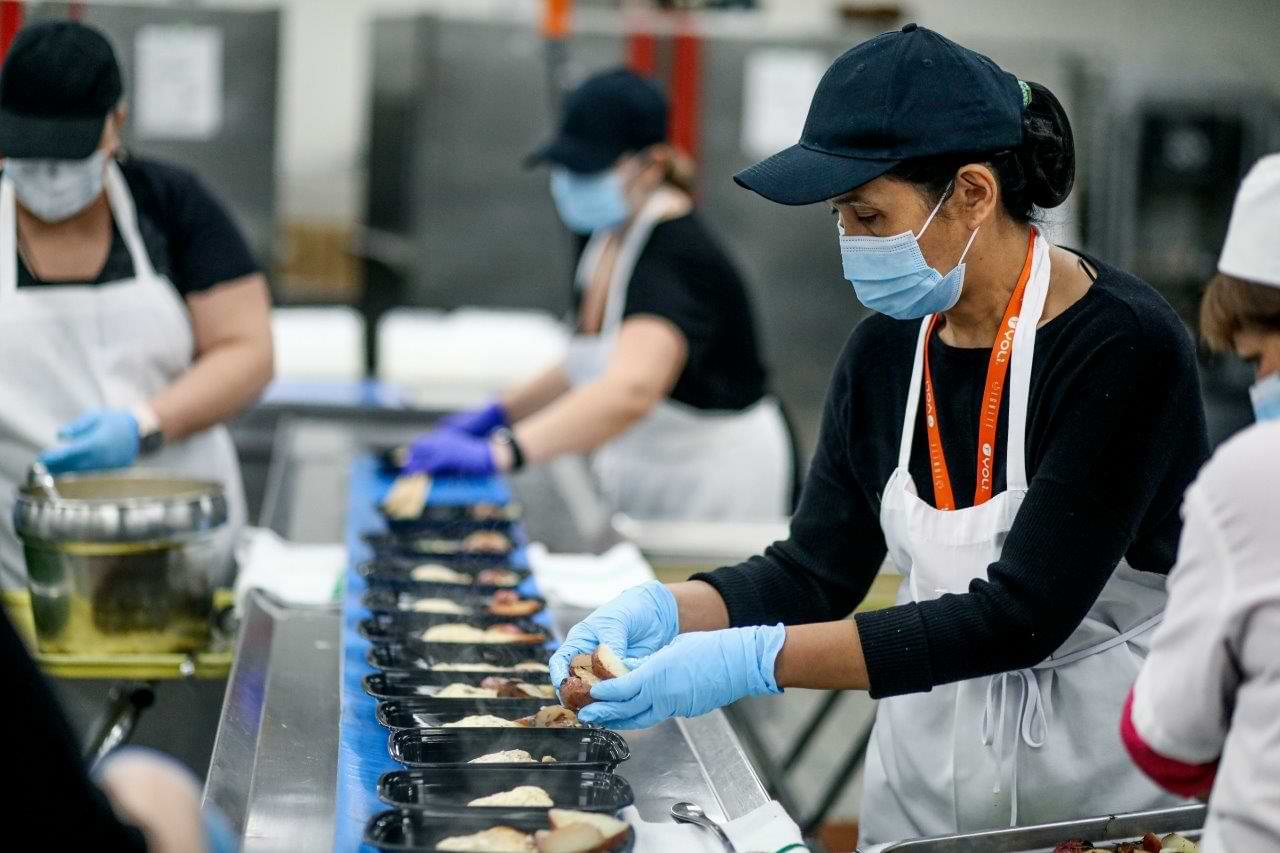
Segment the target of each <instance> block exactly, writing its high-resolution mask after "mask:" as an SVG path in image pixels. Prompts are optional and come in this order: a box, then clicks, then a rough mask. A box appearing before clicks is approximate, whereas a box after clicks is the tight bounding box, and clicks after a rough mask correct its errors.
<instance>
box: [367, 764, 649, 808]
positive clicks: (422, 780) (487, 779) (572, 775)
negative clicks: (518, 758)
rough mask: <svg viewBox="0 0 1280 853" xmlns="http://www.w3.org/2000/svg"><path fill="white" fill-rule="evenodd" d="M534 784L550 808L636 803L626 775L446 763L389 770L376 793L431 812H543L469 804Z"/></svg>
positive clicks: (395, 802)
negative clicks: (444, 765) (544, 794)
mask: <svg viewBox="0 0 1280 853" xmlns="http://www.w3.org/2000/svg"><path fill="white" fill-rule="evenodd" d="M519 785H537V786H538V787H539V788H542V789H543V790H544V791H546V792H547V795H548V796H550V797H551V801H552V803H554V805H553V806H551V808H557V809H573V810H574V811H580V812H600V813H603V814H617V813H618V812H620V811H622V810H623V809H625V808H626V807H627V806H629V805H632V804H633V803H635V800H636V798H635V794H634V793H632V791H631V786H630V785H628V784H627V780H626V779H623V778H622V777H621V776H618V775H616V774H614V773H605V772H602V771H600V770H572V769H569V770H562V769H560V768H555V769H551V768H547V769H544V770H541V771H539V772H538V774H537V776H536V777H533V778H531V777H530V775H529V773H528V771H525V770H494V769H491V768H480V769H473V768H471V767H451V768H449V769H447V770H438V769H429V770H423V769H417V770H394V771H392V772H390V773H384V774H383V775H382V778H381V779H379V780H378V796H379V797H381V798H382V800H383V802H385V803H388V804H390V805H392V806H404V807H406V808H419V809H425V810H427V811H430V812H433V813H445V814H449V813H452V814H459V813H461V814H470V813H475V812H481V813H483V812H489V811H493V810H495V809H499V808H501V809H504V810H508V811H512V812H515V811H521V812H535V813H536V812H545V811H546V810H547V807H546V806H470V805H467V804H468V803H470V802H471V801H472V800H474V799H477V798H478V797H485V796H488V795H490V794H496V793H498V792H500V791H509V790H511V789H512V788H515V787H517V786H519Z"/></svg>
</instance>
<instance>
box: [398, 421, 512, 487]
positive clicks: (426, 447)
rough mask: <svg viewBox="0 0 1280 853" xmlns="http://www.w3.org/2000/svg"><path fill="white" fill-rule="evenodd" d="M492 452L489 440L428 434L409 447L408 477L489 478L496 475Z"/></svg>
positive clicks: (449, 433)
mask: <svg viewBox="0 0 1280 853" xmlns="http://www.w3.org/2000/svg"><path fill="white" fill-rule="evenodd" d="M496 471H497V468H496V467H494V464H493V451H492V450H490V449H489V440H488V439H487V438H476V437H475V436H471V435H467V434H466V433H462V432H452V431H450V430H440V431H438V432H431V433H427V434H426V435H424V436H422V437H420V438H418V439H417V440H415V441H414V442H413V444H411V445H409V458H408V460H407V461H406V462H405V463H404V468H403V469H402V473H405V474H430V475H431V476H433V477H434V476H436V475H437V474H453V475H456V476H460V477H487V476H489V475H490V474H494V473H496Z"/></svg>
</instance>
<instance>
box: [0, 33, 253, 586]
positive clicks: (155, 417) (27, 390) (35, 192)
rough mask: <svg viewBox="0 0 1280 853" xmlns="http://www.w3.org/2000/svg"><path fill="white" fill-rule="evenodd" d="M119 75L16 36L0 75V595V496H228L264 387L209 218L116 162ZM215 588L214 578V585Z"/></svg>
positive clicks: (80, 46)
mask: <svg viewBox="0 0 1280 853" xmlns="http://www.w3.org/2000/svg"><path fill="white" fill-rule="evenodd" d="M122 97H123V87H122V84H121V79H120V69H119V66H118V65H117V64H116V58H115V54H114V52H113V51H112V49H111V45H110V44H109V43H108V42H107V40H106V39H105V38H104V37H103V36H102V34H101V33H99V32H97V31H96V30H94V29H92V28H90V27H87V26H84V25H81V24H78V23H72V22H69V21H52V22H45V23H37V24H33V25H31V26H29V27H27V28H25V29H24V30H22V31H21V32H19V33H18V35H17V37H16V38H15V39H14V42H13V45H12V46H11V48H10V51H9V55H8V57H7V58H6V60H5V63H4V68H3V71H2V72H0V156H3V157H4V158H5V160H4V173H3V176H0V364H3V369H2V370H0V399H2V400H4V401H5V404H4V405H3V406H2V407H0V481H2V482H3V483H5V484H6V485H5V486H4V487H3V488H0V581H2V582H3V585H4V586H18V585H25V579H24V578H25V572H24V564H23V559H22V553H21V549H20V547H19V545H18V541H17V539H16V537H15V535H14V531H13V522H12V520H11V519H12V506H13V500H14V487H15V486H16V485H17V484H18V483H21V482H22V481H23V480H24V479H25V477H26V472H27V470H28V468H29V467H30V466H31V464H32V463H33V462H34V461H36V459H37V457H38V458H39V459H40V461H42V462H43V463H44V464H45V465H46V466H47V467H48V468H49V470H50V471H52V472H54V473H55V474H58V473H66V472H77V471H89V470H97V469H108V468H124V467H127V466H130V465H133V464H138V465H141V466H145V467H153V468H156V469H160V470H165V471H177V472H182V473H184V474H187V475H190V476H195V477H202V478H208V479H213V480H217V481H219V482H221V483H223V484H224V485H225V488H226V493H227V498H228V503H229V510H230V518H231V524H230V525H228V530H227V532H225V533H224V534H222V535H221V537H220V540H219V541H220V547H221V549H222V553H223V556H224V559H222V560H221V561H220V566H222V567H224V569H225V570H227V571H229V570H230V568H231V561H230V555H231V545H232V543H233V537H234V533H235V530H236V529H237V528H238V527H239V526H240V525H241V524H242V523H243V521H244V497H243V486H242V485H241V481H240V468H239V464H238V462H237V459H236V454H235V448H234V447H233V446H232V443H231V438H230V436H229V435H228V434H227V431H226V429H225V428H224V427H223V426H221V424H222V423H223V422H224V421H226V420H228V419H229V418H231V417H232V416H234V415H235V414H237V413H238V412H239V411H240V410H241V409H242V408H243V407H244V406H246V405H248V404H249V403H250V402H251V401H252V400H254V399H255V398H256V397H257V396H258V394H259V393H260V392H261V391H262V389H263V387H264V386H265V385H266V383H267V382H268V380H269V379H270V377H271V361H272V359H271V326H270V300H269V297H268V294H267V285H266V280H265V279H264V278H263V276H262V274H261V273H260V272H259V270H258V266H257V264H256V263H255V262H254V260H253V258H252V256H251V255H250V253H249V249H248V247H247V246H246V245H245V241H244V239H243V237H242V236H241V235H240V233H239V231H238V230H237V229H236V227H235V225H233V224H232V222H231V219H230V217H229V216H228V215H227V213H226V211H225V210H224V209H223V208H222V206H221V205H220V204H219V203H218V202H217V200H216V199H214V198H213V196H212V195H210V194H209V192H208V190H206V189H205V188H204V187H203V186H201V185H200V183H199V182H198V181H197V180H196V178H195V177H194V176H193V175H191V174H189V173H187V172H185V171H183V170H182V169H179V168H177V167H174V166H170V165H166V164H161V163H156V162H153V161H150V160H144V159H141V158H132V157H126V156H125V155H124V153H123V150H122V143H121V132H122V127H123V123H124V118H125V113H124V109H123V106H122V103H123V102H122ZM213 580H214V581H215V582H225V581H226V580H227V578H226V577H221V578H214V579H213Z"/></svg>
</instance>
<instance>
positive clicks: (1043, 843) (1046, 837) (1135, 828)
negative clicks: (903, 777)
mask: <svg viewBox="0 0 1280 853" xmlns="http://www.w3.org/2000/svg"><path fill="white" fill-rule="evenodd" d="M1082 784H1086V783H1083V782H1082ZM1204 819H1205V807H1204V806H1177V807H1175V808H1171V809H1155V810H1152V811H1145V812H1130V813H1129V814H1120V815H1104V816H1103V817H1093V818H1086V819H1084V820H1066V821H1062V822H1060V823H1044V824H1038V825H1036V826H1018V827H1014V828H1012V829H994V830H990V831H988V832H971V833H966V834H964V835H948V836H945V837H939V838H918V839H915V840H912V841H901V842H898V843H897V844H890V845H888V846H886V847H882V848H879V853H1041V851H1043V853H1051V851H1052V850H1053V849H1054V848H1055V847H1057V846H1058V845H1059V844H1061V843H1062V842H1064V841H1071V840H1073V839H1081V840H1086V841H1092V842H1093V843H1094V844H1114V843H1117V842H1121V841H1135V840H1141V839H1142V836H1143V834H1144V833H1147V832H1154V833H1155V834H1156V835H1167V834H1168V833H1170V832H1176V833H1178V834H1179V835H1183V836H1185V837H1187V838H1189V839H1191V840H1192V841H1194V840H1196V839H1198V838H1199V837H1200V828H1201V827H1202V826H1204ZM868 853H869V851H868Z"/></svg>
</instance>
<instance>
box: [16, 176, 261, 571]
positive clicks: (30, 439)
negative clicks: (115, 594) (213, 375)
mask: <svg viewBox="0 0 1280 853" xmlns="http://www.w3.org/2000/svg"><path fill="white" fill-rule="evenodd" d="M106 191H107V200H108V202H109V203H110V205H111V215H112V217H113V218H114V219H115V224H116V227H117V228H118V229H119V231H120V235H121V236H122V237H123V238H124V242H125V245H126V246H127V247H128V249H129V256H130V259H131V260H132V262H133V278H127V279H121V280H119V281H112V282H107V283H103V284H99V285H63V284H54V285H42V286H39V287H24V288H22V289H18V272H17V269H18V266H17V265H18V253H17V217H16V211H15V203H14V192H13V183H12V182H11V181H10V180H9V178H8V177H7V176H5V177H0V365H2V367H0V400H3V401H4V402H3V406H2V407H0V585H2V586H3V587H4V588H7V589H18V588H25V587H26V562H25V560H24V558H23V555H22V548H21V545H20V544H19V542H18V539H17V537H16V535H15V534H14V530H13V505H14V498H15V489H16V487H17V486H18V485H20V484H22V483H24V482H25V481H26V475H27V470H28V469H29V468H30V466H31V463H32V462H34V461H35V459H36V456H37V455H38V454H39V453H40V451H42V450H44V449H45V448H48V447H52V446H53V445H55V444H57V442H58V437H57V432H58V428H59V427H60V426H61V425H63V424H65V423H66V422H68V421H70V420H72V419H74V418H76V417H79V416H80V415H82V414H84V412H85V411H86V410H88V409H95V408H103V407H109V408H131V407H133V406H135V405H137V404H138V403H142V402H145V401H146V400H148V399H150V398H151V397H153V396H154V395H156V394H157V393H159V392H160V391H161V389H163V388H165V387H166V386H168V385H169V384H171V383H172V382H173V381H174V380H176V379H177V378H178V377H179V376H181V375H182V374H183V373H185V372H186V371H187V370H188V369H189V368H190V367H191V360H192V358H193V356H194V354H195V338H194V335H193V332H192V329H191V320H190V317H189V316H188V314H187V310H186V306H185V304H184V303H183V302H182V300H181V298H180V297H179V295H178V292H177V290H175V289H174V287H173V285H172V284H171V283H170V282H169V280H168V279H167V278H165V277H164V276H161V275H158V274H157V273H156V272H155V270H154V269H153V268H152V266H151V259H150V258H149V257H148V256H147V251H146V247H145V246H144V245H143V242H142V236H141V232H140V231H139V229H138V220H137V214H136V211H135V210H134V205H133V198H132V197H131V196H130V194H129V189H128V187H127V185H126V184H125V180H124V176H123V175H122V174H121V173H120V169H119V167H118V166H117V165H116V164H115V163H111V164H110V165H109V166H108V168H107V175H106ZM137 467H140V468H147V469H153V470H160V471H170V472H174V473H178V474H183V475H187V476H191V477H196V478H204V479H210V480H216V481H218V482H221V483H222V484H223V485H224V486H225V488H226V491H227V502H228V510H229V514H230V515H229V523H228V524H227V527H226V528H225V529H224V530H223V531H222V532H221V533H220V534H219V536H218V547H219V551H220V552H221V553H222V554H223V555H224V558H223V559H222V560H221V561H220V563H219V565H220V566H221V568H220V570H219V572H218V576H216V577H214V578H213V579H212V580H213V581H214V582H215V583H218V584H227V585H229V583H228V581H229V580H230V578H231V569H232V566H231V552H232V546H233V544H234V541H235V537H236V535H237V533H238V531H239V529H240V528H241V527H242V526H243V525H244V521H245V502H244V486H243V484H242V483H241V480H240V466H239V463H238V461H237V458H236V452H235V447H234V446H233V444H232V442H231V436H230V435H229V434H228V432H227V430H226V428H225V427H222V426H216V427H213V428H211V429H208V430H205V431H204V432H202V433H199V434H197V435H193V436H191V437H190V438H187V439H185V440H183V441H180V442H175V443H173V444H169V445H167V446H165V447H164V448H162V449H161V450H160V451H159V452H158V453H155V454H153V455H151V456H149V457H147V458H145V459H139V460H138V463H137Z"/></svg>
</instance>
